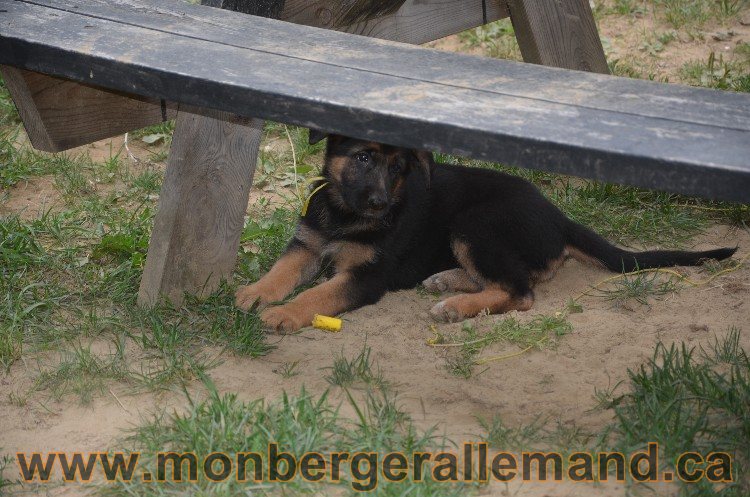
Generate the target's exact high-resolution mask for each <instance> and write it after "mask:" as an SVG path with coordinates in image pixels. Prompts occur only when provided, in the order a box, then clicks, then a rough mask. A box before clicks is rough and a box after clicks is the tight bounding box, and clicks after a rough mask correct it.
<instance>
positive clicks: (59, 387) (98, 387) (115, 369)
mask: <svg viewBox="0 0 750 497" xmlns="http://www.w3.org/2000/svg"><path fill="white" fill-rule="evenodd" d="M128 377H129V373H128V371H127V366H126V364H125V362H124V357H123V351H122V350H117V351H116V352H115V353H113V354H110V355H109V356H105V357H102V356H99V355H98V354H95V353H93V352H92V351H91V348H90V347H87V346H80V345H77V346H74V347H72V348H71V349H70V350H67V351H64V352H63V353H62V354H61V360H60V362H59V363H58V364H57V365H56V366H55V367H53V368H50V369H45V370H43V371H42V372H41V374H40V375H39V376H38V377H37V379H36V384H35V389H36V390H47V391H49V392H50V393H51V394H52V395H53V396H54V397H55V398H56V399H58V400H59V399H61V398H63V397H65V396H66V395H68V394H75V395H77V396H78V397H79V398H80V400H81V402H82V403H84V404H89V403H90V402H91V401H92V399H93V397H94V395H96V394H97V393H102V392H104V391H105V386H106V384H107V382H108V380H116V381H124V380H127V379H128Z"/></svg>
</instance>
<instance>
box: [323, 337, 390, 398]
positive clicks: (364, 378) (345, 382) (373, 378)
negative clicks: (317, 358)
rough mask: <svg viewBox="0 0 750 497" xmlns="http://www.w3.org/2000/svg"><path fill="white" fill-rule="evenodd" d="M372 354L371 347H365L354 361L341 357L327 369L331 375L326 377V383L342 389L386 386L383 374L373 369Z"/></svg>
mask: <svg viewBox="0 0 750 497" xmlns="http://www.w3.org/2000/svg"><path fill="white" fill-rule="evenodd" d="M371 353H372V350H371V349H370V347H368V346H366V345H365V346H364V347H363V348H362V350H361V351H360V352H359V354H357V355H356V356H355V357H353V358H352V359H347V358H346V357H344V355H343V354H342V355H340V356H339V357H337V358H336V359H335V360H334V361H333V366H331V367H330V368H327V370H328V371H329V373H328V374H327V375H326V377H325V379H326V381H327V382H328V383H329V384H331V385H333V386H337V387H341V388H348V387H352V386H357V385H359V386H362V385H376V386H381V387H382V386H384V385H385V380H384V379H383V374H382V373H381V372H380V371H373V369H372V359H371V358H370V354H371Z"/></svg>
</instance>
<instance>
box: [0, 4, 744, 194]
mask: <svg viewBox="0 0 750 497" xmlns="http://www.w3.org/2000/svg"><path fill="white" fill-rule="evenodd" d="M164 4H165V3H164V2H160V5H164ZM175 5H176V4H175ZM0 10H7V12H4V13H0V30H2V31H0V34H2V38H0V62H2V63H10V64H16V65H23V66H26V67H28V66H31V67H30V68H31V69H35V70H39V71H42V72H51V73H54V74H60V75H61V76H65V77H68V78H73V79H75V78H80V79H87V80H90V81H92V82H94V83H96V84H98V85H101V86H106V87H111V88H115V89H118V90H123V91H131V92H135V93H139V94H141V95H144V96H149V97H156V98H162V97H164V98H170V97H173V98H175V99H177V100H179V101H181V102H182V103H185V104H192V105H197V106H202V107H206V106H209V107H215V108H218V109H219V110H224V111H230V112H234V113H237V114H241V115H256V116H259V117H266V118H270V119H274V120H277V121H282V122H291V123H294V124H300V125H303V126H309V127H316V128H320V129H326V130H329V131H333V132H338V133H342V134H348V135H351V136H358V137H363V138H369V139H374V140H378V141H382V142H386V143H392V144H395V145H403V146H411V147H415V148H426V149H433V150H440V151H443V152H449V153H455V154H458V155H468V156H473V157H476V158H480V159H485V160H496V161H502V162H506V163H509V164H514V165H519V166H523V167H532V168H539V169H545V170H549V171H555V172H562V173H567V174H574V175H579V176H584V177H589V178H594V179H599V180H606V181H613V182H621V183H626V184H634V185H636V186H646V187H652V188H662V189H666V190H670V191H675V192H680V193H688V194H698V195H707V196H714V197H717V198H724V199H728V200H744V201H747V200H748V199H749V197H750V165H748V162H747V160H746V157H747V156H748V155H749V153H750V139H748V138H749V137H750V134H749V133H748V128H750V121H748V120H747V119H746V118H743V116H744V115H746V113H747V109H748V107H749V106H748V103H750V96H748V95H736V94H726V93H722V92H713V91H708V90H694V89H690V88H681V89H679V92H678V93H679V94H680V95H683V96H684V97H685V100H688V101H689V100H695V101H698V102H700V101H702V100H707V101H709V102H710V105H711V106H714V107H716V108H717V109H727V111H726V116H725V117H727V118H728V119H729V120H728V122H729V123H731V124H725V125H721V124H720V123H718V122H716V123H714V122H713V121H711V119H712V118H709V121H711V122H710V123H701V122H700V121H699V120H700V119H705V118H699V117H695V116H693V115H692V114H691V113H689V112H685V111H683V110H682V107H683V105H684V101H685V100H679V99H678V101H676V102H675V101H674V99H673V98H672V97H671V93H670V92H672V91H673V90H672V87H669V86H666V85H661V84H656V83H649V82H636V83H638V84H639V85H645V86H642V88H643V90H644V91H643V93H644V94H648V95H651V96H654V95H655V96H656V97H657V98H659V99H661V100H662V101H663V102H662V104H663V106H666V107H667V109H670V108H671V107H670V102H671V106H672V107H673V108H671V109H672V110H671V111H669V112H667V113H666V114H667V116H669V117H667V118H663V117H658V116H650V115H648V112H649V110H648V109H646V111H644V114H641V115H639V114H637V113H633V112H623V111H619V110H611V109H608V110H604V109H598V108H592V107H591V106H589V105H587V102H583V103H582V104H574V103H561V102H559V101H555V100H554V95H555V94H554V91H553V90H554V89H555V88H556V87H557V86H558V81H565V80H566V78H567V75H568V74H570V73H566V72H564V71H560V70H552V69H548V68H544V67H538V66H529V65H526V66H524V67H525V68H526V69H525V70H526V71H531V72H530V73H529V74H531V75H532V76H534V75H536V78H537V79H536V80H534V79H533V78H531V79H529V80H528V81H525V82H524V83H526V84H528V85H537V86H538V87H539V88H542V89H546V91H545V92H544V94H543V95H542V98H532V97H527V96H523V97H519V96H515V95H508V94H504V93H502V92H503V89H504V83H503V82H502V81H500V82H493V85H494V87H493V88H492V89H489V90H488V89H486V88H483V87H481V85H479V86H480V87H479V88H474V87H472V86H471V85H472V83H473V82H475V81H479V82H481V81H485V80H488V79H493V78H494V79H495V80H496V81H497V80H498V79H499V80H502V79H503V78H505V77H506V76H505V75H506V74H507V72H509V71H512V70H513V69H514V67H516V66H517V65H515V64H512V63H509V62H506V61H499V60H487V59H482V60H481V62H482V64H481V65H480V67H475V66H474V64H475V63H476V62H475V59H472V58H461V59H453V58H445V57H454V56H452V55H451V54H441V53H438V52H434V51H427V52H425V54H426V55H425V58H426V59H428V61H427V62H423V66H422V68H421V70H424V71H425V72H428V73H429V72H430V71H438V70H442V72H443V73H444V74H447V76H445V78H444V80H442V81H424V80H420V79H418V78H416V77H414V76H413V74H414V72H415V69H414V68H412V67H409V66H408V65H406V64H405V62H406V61H408V60H410V59H409V57H410V55H409V54H410V51H411V50H414V48H413V47H408V46H407V47H404V46H401V45H397V44H392V43H388V42H384V41H376V40H368V39H366V38H360V37H348V36H346V35H341V34H339V33H334V32H329V31H323V30H316V29H313V28H305V27H302V26H294V25H288V24H285V23H274V24H273V26H275V27H276V28H277V29H278V30H281V31H283V33H284V35H283V36H281V35H278V36H277V37H276V41H277V42H278V43H279V44H282V45H293V44H299V45H303V46H304V47H305V48H306V49H307V50H309V51H311V52H314V51H315V46H316V43H315V42H316V41H317V40H318V39H323V40H324V41H325V42H326V43H327V44H328V45H332V44H335V42H336V41H338V42H339V46H338V49H339V51H340V52H346V51H347V50H348V49H349V46H350V45H349V43H350V42H351V43H353V42H352V41H351V40H356V44H357V46H359V44H363V43H367V42H369V43H371V45H370V47H371V49H372V52H373V53H377V54H379V53H380V51H381V49H382V48H383V47H389V48H388V50H390V51H389V52H388V60H392V58H393V57H396V63H401V64H403V68H402V75H401V76H398V75H395V74H389V73H388V72H382V71H379V70H378V66H377V64H378V63H380V62H378V61H381V58H380V57H377V56H375V57H370V60H375V61H376V62H375V63H374V64H375V65H374V66H373V67H371V68H370V69H369V70H364V69H362V68H352V67H346V66H341V65H339V64H332V63H327V62H319V61H313V60H309V59H304V58H301V57H294V56H290V55H279V54H276V53H273V52H270V51H265V50H251V49H247V48H243V47H241V46H238V45H237V44H228V43H220V42H206V41H205V40H198V39H195V38H194V37H189V36H186V35H175V34H171V33H168V32H165V31H163V30H161V31H157V30H155V29H145V28H140V27H136V26H132V25H126V24H122V23H117V22H111V21H106V20H103V19H96V18H94V17H90V16H82V15H80V14H72V13H70V12H64V11H62V10H57V9H49V8H43V7H39V6H34V5H31V4H29V3H25V2H14V1H10V0H0ZM184 17H185V16H182V17H181V18H184ZM11 18H12V19H13V22H12V23H8V22H7V20H8V19H11ZM257 20H258V21H264V22H266V23H269V22H272V21H268V20H262V19H257ZM182 22H183V21H180V23H182ZM176 24H177V23H176ZM259 25H260V23H258V24H256V23H255V22H253V23H252V27H253V29H248V31H255V30H256V28H257V26H259ZM223 29H224V28H223V27H222V26H214V27H213V30H214V31H221V30H223ZM208 30H209V29H208V28H206V31H208ZM289 32H292V33H298V34H299V36H296V37H287V36H286V35H287V34H288V33H289ZM42 33H43V35H42ZM231 33H232V35H234V32H231ZM217 37H220V36H218V35H217ZM283 40H289V41H288V43H286V44H284V43H282V42H283ZM292 40H293V41H292ZM308 44H310V45H309V46H308ZM60 47H65V48H60ZM143 47H148V49H144V48H143ZM402 55H403V56H402ZM448 60H450V61H454V60H458V61H460V60H466V61H468V62H467V63H466V64H458V65H456V64H453V65H449V64H447V63H446V61H448ZM196 61H199V62H196ZM382 63H383V64H385V63H386V62H385V61H382ZM537 71H538V72H537ZM417 72H418V71H417ZM575 74H580V75H583V76H595V77H596V78H599V79H597V80H596V81H598V82H601V83H602V84H603V85H604V86H607V85H609V87H610V90H611V91H614V90H615V89H616V88H617V86H618V85H620V84H623V85H626V86H627V85H631V84H632V82H630V81H628V80H621V79H619V78H611V77H605V76H597V75H588V74H585V73H575ZM513 84H516V85H518V84H520V83H513ZM511 86H512V85H511ZM571 87H572V86H571ZM579 94H580V95H581V97H583V96H585V95H586V93H585V92H584V91H579ZM691 96H692V97H693V98H692V99H691V98H690V97H691ZM704 96H705V97H706V98H704ZM573 100H574V99H573ZM629 105H631V107H632V108H637V106H635V104H632V103H631V104H629ZM644 107H648V106H644ZM733 107H736V108H738V109H740V110H734V111H732V110H730V109H731V108H733ZM707 108H710V106H709V107H707ZM743 109H744V110H743ZM743 112H745V114H743ZM680 116H683V117H685V120H680Z"/></svg>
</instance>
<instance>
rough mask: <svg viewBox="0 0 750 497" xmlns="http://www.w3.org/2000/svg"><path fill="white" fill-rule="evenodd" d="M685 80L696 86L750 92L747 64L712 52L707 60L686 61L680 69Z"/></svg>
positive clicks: (749, 73)
mask: <svg viewBox="0 0 750 497" xmlns="http://www.w3.org/2000/svg"><path fill="white" fill-rule="evenodd" d="M680 75H681V77H682V79H683V80H684V81H686V82H687V83H689V84H691V85H695V86H704V87H706V88H715V89H717V90H731V91H737V92H746V93H747V92H750V70H748V67H747V64H743V63H741V62H739V61H728V60H724V57H723V56H722V55H719V56H718V57H717V56H716V53H714V52H711V53H710V54H709V56H708V59H707V60H706V61H700V60H698V61H690V62H686V63H685V65H684V66H683V67H682V69H681V70H680Z"/></svg>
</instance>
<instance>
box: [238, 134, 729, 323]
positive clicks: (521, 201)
mask: <svg viewBox="0 0 750 497" xmlns="http://www.w3.org/2000/svg"><path fill="white" fill-rule="evenodd" d="M315 138H316V133H315V132H313V133H311V141H313V140H314V139H315ZM323 176H324V177H325V182H327V183H328V184H327V185H326V186H325V187H324V188H322V189H321V190H320V192H319V193H317V194H316V195H314V196H313V197H312V199H311V201H310V206H309V211H308V212H307V215H306V216H304V217H302V218H301V219H300V222H299V225H298V227H297V232H296V234H295V235H294V238H293V239H292V241H291V242H290V243H289V246H288V247H287V249H286V251H285V252H284V255H283V256H282V257H281V259H280V260H279V261H278V262H277V263H276V264H275V265H274V266H273V267H272V268H271V270H270V271H269V272H268V274H266V275H265V276H264V277H263V278H261V279H260V281H258V282H257V283H255V284H253V285H250V286H244V287H240V288H239V290H237V305H238V306H239V307H241V308H243V309H249V308H251V307H253V306H254V305H258V306H260V307H261V308H265V310H263V312H262V314H261V319H262V320H263V322H264V323H265V324H266V325H267V326H268V327H270V328H273V329H276V330H279V331H292V330H297V329H299V328H302V327H304V326H309V325H310V322H311V321H312V318H313V316H314V315H315V314H323V315H335V314H338V313H341V312H343V311H347V310H350V309H355V308H357V307H361V306H363V305H367V304H373V303H375V302H377V301H378V300H379V299H380V298H381V297H382V296H383V295H384V294H385V293H386V292H387V291H389V290H397V289H403V288H412V287H414V286H416V285H417V284H419V283H422V284H424V286H425V287H426V288H427V289H428V290H430V291H439V292H459V293H458V295H454V296H451V297H448V298H446V299H445V300H443V301H441V302H439V303H438V304H437V305H435V306H434V307H433V308H432V311H431V313H432V315H433V316H434V317H435V318H436V319H439V320H444V321H456V320H460V319H464V318H467V317H471V316H476V315H477V314H479V313H480V312H482V311H484V310H488V311H489V312H490V313H502V312H507V311H510V310H514V309H517V310H522V311H525V310H528V309H530V308H531V306H532V304H533V303H534V294H533V292H532V287H533V286H534V284H535V283H538V282H540V281H545V280H547V279H549V278H551V277H552V276H553V275H554V273H555V270H556V269H557V268H558V267H560V265H561V264H562V263H563V262H564V261H565V259H566V258H568V257H569V256H572V257H574V258H576V259H578V260H582V261H586V262H589V263H594V264H599V265H601V266H604V267H605V268H607V269H609V270H610V271H616V272H618V271H632V270H634V269H636V268H641V269H645V268H653V267H662V266H676V265H685V266H689V265H696V264H699V263H700V262H701V261H702V260H703V259H719V260H721V259H725V258H727V257H730V256H731V255H732V254H733V253H734V252H735V250H736V249H731V248H724V249H717V250H709V251H706V252H684V251H648V252H629V251H626V250H623V249H620V248H618V247H615V246H614V245H612V244H610V243H609V242H607V241H606V240H604V239H603V238H602V237H600V236H599V235H597V234H596V233H594V232H593V231H591V230H589V229H588V228H586V227H584V226H581V225H580V224H577V223H575V222H573V221H571V220H569V219H568V218H566V217H565V215H564V214H563V213H562V212H560V211H559V210H558V209H557V208H556V207H555V206H554V205H552V204H551V203H550V202H549V201H548V200H547V199H546V198H545V197H544V196H543V195H542V194H541V193H540V192H539V191H538V190H537V189H536V187H534V186H533V185H532V184H531V183H529V182H527V181H525V180H523V179H521V178H518V177H515V176H510V175H507V174H503V173H500V172H496V171H491V170H487V169H476V168H467V167H461V166H453V165H445V164H436V163H435V162H433V160H432V155H431V154H430V153H428V152H420V151H413V150H408V149H404V148H398V147H392V146H388V145H382V144H378V143H372V142H366V141H361V140H355V139H351V138H346V137H342V136H330V137H329V140H328V148H327V151H326V159H325V167H324V170H323ZM324 262H327V263H328V267H329V272H330V274H329V279H328V280H326V281H325V282H323V283H321V284H319V285H317V286H315V287H313V288H310V289H309V290H306V291H304V292H302V293H300V294H299V295H298V296H297V297H296V298H294V299H293V300H291V301H290V302H287V303H285V304H283V305H278V306H272V307H268V306H269V305H270V304H274V303H277V302H279V301H281V300H283V299H284V298H285V297H286V296H287V295H289V294H290V293H291V292H292V291H294V289H295V288H296V287H298V286H300V285H303V284H305V283H309V282H310V280H311V279H312V278H314V277H315V275H316V274H318V272H319V270H320V268H321V267H322V265H323V264H324Z"/></svg>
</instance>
